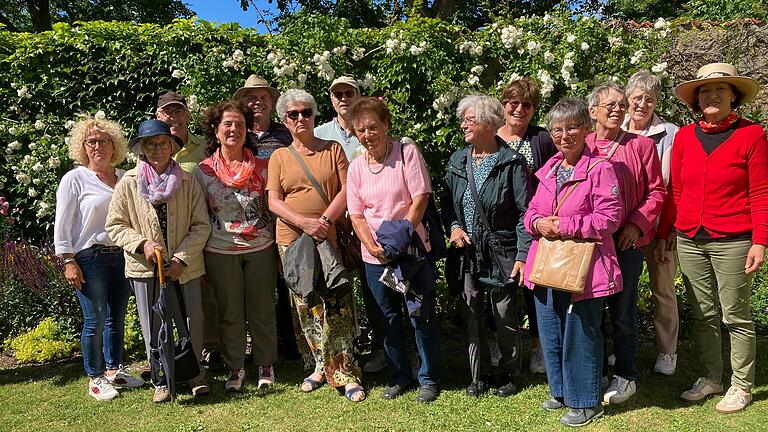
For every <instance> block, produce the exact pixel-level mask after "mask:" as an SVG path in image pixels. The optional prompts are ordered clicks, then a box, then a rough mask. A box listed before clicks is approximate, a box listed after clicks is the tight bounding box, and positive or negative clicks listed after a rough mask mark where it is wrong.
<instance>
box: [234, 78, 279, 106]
mask: <svg viewBox="0 0 768 432" xmlns="http://www.w3.org/2000/svg"><path fill="white" fill-rule="evenodd" d="M254 88H265V89H267V90H269V94H271V95H272V103H273V104H274V103H276V102H277V98H279V97H280V92H279V91H277V89H276V88H274V87H272V86H271V85H270V84H269V81H267V80H265V79H264V78H262V77H260V76H258V75H256V74H252V75H251V76H249V77H248V79H247V80H245V84H244V85H243V86H242V87H240V88H239V89H238V90H237V91H236V92H235V94H234V96H232V97H233V98H234V99H242V98H243V94H244V93H245V91H246V90H248V89H254Z"/></svg>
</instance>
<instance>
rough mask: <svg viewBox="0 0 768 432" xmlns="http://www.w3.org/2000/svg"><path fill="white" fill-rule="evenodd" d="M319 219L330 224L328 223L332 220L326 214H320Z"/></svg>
mask: <svg viewBox="0 0 768 432" xmlns="http://www.w3.org/2000/svg"><path fill="white" fill-rule="evenodd" d="M320 220H323V221H326V222H328V223H329V224H330V223H333V221H331V218H329V217H328V216H326V215H322V216H320Z"/></svg>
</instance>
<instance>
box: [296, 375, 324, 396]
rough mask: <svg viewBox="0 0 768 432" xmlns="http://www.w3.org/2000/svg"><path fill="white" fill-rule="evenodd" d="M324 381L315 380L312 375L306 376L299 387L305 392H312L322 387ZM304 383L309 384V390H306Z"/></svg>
mask: <svg viewBox="0 0 768 432" xmlns="http://www.w3.org/2000/svg"><path fill="white" fill-rule="evenodd" d="M324 382H325V381H318V380H313V379H312V378H310V377H306V378H304V381H303V382H302V383H301V386H299V388H300V389H301V391H303V392H304V393H310V392H313V391H315V390H317V389H318V388H320V386H322V385H323V383H324ZM304 384H309V390H305V389H304Z"/></svg>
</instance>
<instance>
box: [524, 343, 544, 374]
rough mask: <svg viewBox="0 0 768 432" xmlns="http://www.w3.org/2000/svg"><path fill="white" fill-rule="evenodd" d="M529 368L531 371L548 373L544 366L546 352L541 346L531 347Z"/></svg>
mask: <svg viewBox="0 0 768 432" xmlns="http://www.w3.org/2000/svg"><path fill="white" fill-rule="evenodd" d="M528 369H529V370H530V371H531V373H540V374H543V373H547V369H546V368H545V367H544V353H543V352H541V349H540V348H531V363H530V364H529V365H528Z"/></svg>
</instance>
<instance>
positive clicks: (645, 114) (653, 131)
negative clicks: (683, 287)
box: [622, 69, 680, 375]
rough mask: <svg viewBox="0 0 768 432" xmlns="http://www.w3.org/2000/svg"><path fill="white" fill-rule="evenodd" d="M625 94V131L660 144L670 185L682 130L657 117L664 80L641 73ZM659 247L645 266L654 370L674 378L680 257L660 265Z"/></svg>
mask: <svg viewBox="0 0 768 432" xmlns="http://www.w3.org/2000/svg"><path fill="white" fill-rule="evenodd" d="M625 93H626V95H627V99H628V100H629V110H628V112H627V114H626V117H624V125H623V126H622V128H623V129H624V130H625V131H627V132H631V133H635V134H638V135H642V136H646V137H648V138H651V139H652V140H653V141H654V142H656V152H657V153H658V155H659V159H661V175H662V177H663V179H664V184H665V185H667V184H668V183H669V169H670V164H669V162H670V160H671V159H670V158H671V155H672V141H673V140H674V139H675V134H676V133H677V130H678V127H677V126H676V125H674V124H672V123H669V122H665V121H664V120H662V119H661V118H660V117H659V116H658V115H657V114H656V104H657V103H658V101H659V98H660V97H661V80H660V79H659V77H657V76H656V75H653V74H651V73H650V72H649V71H648V70H645V69H643V70H640V71H638V72H636V73H635V74H634V75H632V77H630V78H629V82H628V83H627V89H626V91H625ZM655 247H656V240H655V239H653V240H651V243H650V244H649V245H647V246H646V247H645V263H646V265H647V266H648V275H649V276H650V279H651V300H652V301H653V308H654V312H653V328H654V329H655V330H656V343H657V345H658V347H659V355H658V356H657V357H656V363H655V365H654V367H653V370H654V371H655V372H656V373H660V374H664V375H672V374H674V373H675V370H676V369H677V333H678V329H679V327H680V319H679V317H678V313H677V292H676V290H675V272H676V271H677V255H676V254H670V260H669V262H667V263H659V262H656V259H655V258H654V257H653V250H654V248H655Z"/></svg>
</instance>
